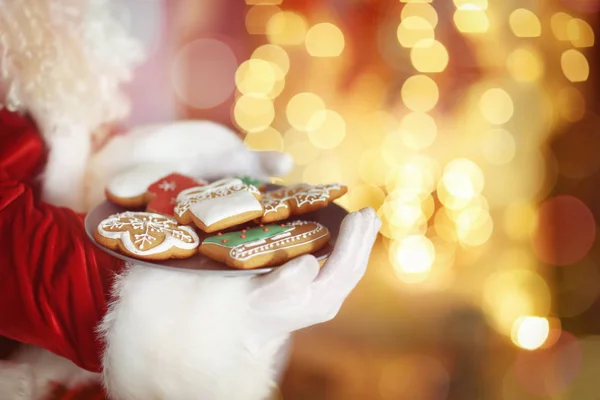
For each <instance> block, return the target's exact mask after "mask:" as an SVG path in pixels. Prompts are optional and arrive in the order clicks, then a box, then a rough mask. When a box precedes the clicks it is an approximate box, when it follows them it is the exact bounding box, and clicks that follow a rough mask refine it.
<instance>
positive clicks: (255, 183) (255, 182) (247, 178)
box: [237, 175, 267, 191]
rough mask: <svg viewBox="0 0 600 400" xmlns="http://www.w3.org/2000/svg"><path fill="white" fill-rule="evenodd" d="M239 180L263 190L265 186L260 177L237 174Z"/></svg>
mask: <svg viewBox="0 0 600 400" xmlns="http://www.w3.org/2000/svg"><path fill="white" fill-rule="evenodd" d="M237 178H238V179H239V180H241V181H242V182H244V183H245V184H246V185H250V186H254V187H256V188H258V190H261V191H262V190H265V189H266V188H267V182H265V181H262V180H260V179H256V178H253V177H251V176H247V175H244V176H238V177H237Z"/></svg>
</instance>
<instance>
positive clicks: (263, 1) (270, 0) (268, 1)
mask: <svg viewBox="0 0 600 400" xmlns="http://www.w3.org/2000/svg"><path fill="white" fill-rule="evenodd" d="M282 1H283V0H246V4H248V5H260V6H269V5H276V4H281V3H282Z"/></svg>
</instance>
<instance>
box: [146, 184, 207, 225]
mask: <svg viewBox="0 0 600 400" xmlns="http://www.w3.org/2000/svg"><path fill="white" fill-rule="evenodd" d="M206 183H207V182H204V181H198V180H196V179H192V178H190V177H187V176H185V175H181V174H171V175H168V176H166V177H164V178H162V179H160V180H158V181H156V182H154V183H153V184H152V185H150V186H149V187H148V189H146V201H147V202H148V204H147V206H146V211H149V212H156V213H159V214H163V215H169V216H174V215H175V212H174V209H175V205H176V204H177V196H178V195H179V193H181V192H182V191H184V190H185V189H189V188H192V187H198V186H201V185H205V184H206Z"/></svg>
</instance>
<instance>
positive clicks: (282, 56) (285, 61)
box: [251, 44, 290, 80]
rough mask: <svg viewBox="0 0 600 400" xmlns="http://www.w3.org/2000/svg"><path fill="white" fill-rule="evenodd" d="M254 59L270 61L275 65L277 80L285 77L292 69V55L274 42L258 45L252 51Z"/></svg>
mask: <svg viewBox="0 0 600 400" xmlns="http://www.w3.org/2000/svg"><path fill="white" fill-rule="evenodd" d="M251 58H253V59H257V60H264V61H268V62H270V63H271V64H272V65H274V66H276V67H275V77H276V79H277V80H282V79H284V78H285V76H286V75H287V73H288V72H289V70H290V57H289V56H288V54H287V52H286V51H285V50H284V49H283V48H282V47H280V46H277V45H274V44H265V45H262V46H260V47H258V48H257V49H256V50H254V52H253V53H252V57H251Z"/></svg>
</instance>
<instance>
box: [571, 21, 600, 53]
mask: <svg viewBox="0 0 600 400" xmlns="http://www.w3.org/2000/svg"><path fill="white" fill-rule="evenodd" d="M567 37H568V38H569V40H570V41H571V43H572V44H573V46H575V47H593V46H594V41H595V38H594V30H593V29H592V27H591V26H590V24H588V23H587V22H586V21H584V20H582V19H579V18H573V19H572V20H570V21H569V22H568V24H567Z"/></svg>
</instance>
